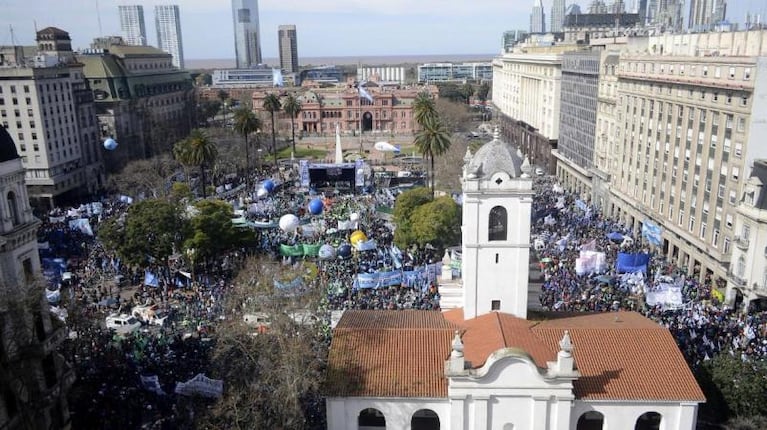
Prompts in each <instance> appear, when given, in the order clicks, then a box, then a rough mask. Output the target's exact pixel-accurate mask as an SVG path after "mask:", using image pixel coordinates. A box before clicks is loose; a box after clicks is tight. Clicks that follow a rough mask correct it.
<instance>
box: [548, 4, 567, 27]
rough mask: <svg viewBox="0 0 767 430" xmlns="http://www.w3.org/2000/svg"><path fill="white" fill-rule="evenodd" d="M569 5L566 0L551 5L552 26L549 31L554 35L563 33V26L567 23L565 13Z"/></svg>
mask: <svg viewBox="0 0 767 430" xmlns="http://www.w3.org/2000/svg"><path fill="white" fill-rule="evenodd" d="M566 10H567V4H566V3H565V0H554V2H553V3H552V4H551V25H550V26H549V31H550V32H552V33H561V32H562V25H563V24H564V23H565V11H566Z"/></svg>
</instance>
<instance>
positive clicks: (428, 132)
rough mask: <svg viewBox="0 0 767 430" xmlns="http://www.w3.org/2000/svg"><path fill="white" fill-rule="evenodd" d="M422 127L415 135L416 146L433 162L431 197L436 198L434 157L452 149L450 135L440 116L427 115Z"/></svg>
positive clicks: (430, 176)
mask: <svg viewBox="0 0 767 430" xmlns="http://www.w3.org/2000/svg"><path fill="white" fill-rule="evenodd" d="M421 127H422V129H421V131H419V132H418V133H417V134H416V135H415V141H414V142H413V143H415V146H416V147H417V148H418V150H419V151H420V152H421V154H423V155H424V156H426V157H428V158H429V161H430V162H431V173H430V175H429V178H430V179H431V197H432V199H433V198H434V157H436V156H439V155H442V154H444V153H445V152H447V150H448V149H450V135H449V134H448V132H447V129H446V128H445V125H444V124H443V123H442V121H441V120H440V119H439V117H438V116H436V115H435V116H427V117H426V119H425V121H424V123H423V124H422V125H421Z"/></svg>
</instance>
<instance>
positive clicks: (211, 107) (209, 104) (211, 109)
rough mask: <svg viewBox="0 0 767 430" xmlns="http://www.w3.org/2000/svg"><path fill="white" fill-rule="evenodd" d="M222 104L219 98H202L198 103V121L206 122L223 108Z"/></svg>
mask: <svg viewBox="0 0 767 430" xmlns="http://www.w3.org/2000/svg"><path fill="white" fill-rule="evenodd" d="M221 108H222V104H221V102H220V101H218V100H202V101H200V103H199V104H198V105H197V122H198V123H203V122H204V123H206V124H207V122H208V119H210V118H213V117H215V116H216V114H217V113H218V112H219V111H220V110H221Z"/></svg>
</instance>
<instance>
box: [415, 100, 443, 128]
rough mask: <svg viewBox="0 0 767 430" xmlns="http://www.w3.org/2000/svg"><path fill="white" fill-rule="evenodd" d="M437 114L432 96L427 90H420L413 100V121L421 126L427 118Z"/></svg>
mask: <svg viewBox="0 0 767 430" xmlns="http://www.w3.org/2000/svg"><path fill="white" fill-rule="evenodd" d="M436 115H437V107H436V104H435V102H434V97H432V95H431V93H429V92H428V91H422V92H420V93H418V95H417V96H416V98H415V100H414V101H413V117H414V118H415V122H417V123H418V125H420V126H421V127H423V124H424V123H425V122H426V120H427V119H428V118H433V117H435V116H436Z"/></svg>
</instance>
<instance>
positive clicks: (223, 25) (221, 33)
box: [0, 0, 767, 60]
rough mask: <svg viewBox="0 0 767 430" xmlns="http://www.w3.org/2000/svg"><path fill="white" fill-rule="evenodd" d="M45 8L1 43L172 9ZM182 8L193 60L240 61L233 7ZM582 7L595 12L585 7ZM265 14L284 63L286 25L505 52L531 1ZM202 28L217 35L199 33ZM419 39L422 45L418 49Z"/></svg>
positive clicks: (113, 29) (5, 30)
mask: <svg viewBox="0 0 767 430" xmlns="http://www.w3.org/2000/svg"><path fill="white" fill-rule="evenodd" d="M39 2H40V4H39V5H37V6H39V7H35V8H30V7H29V4H28V3H27V2H24V1H23V0H0V8H2V9H3V11H4V13H3V14H1V15H0V45H10V44H21V45H33V44H34V37H35V26H36V27H37V29H42V28H45V27H48V26H55V27H59V28H61V29H63V30H66V31H68V32H70V34H71V36H72V42H73V43H72V45H73V47H74V48H76V49H82V48H87V47H88V46H89V44H90V42H91V41H92V40H93V38H94V37H98V36H107V35H120V34H121V32H120V22H119V16H118V11H117V8H118V6H120V5H132V4H135V5H142V6H145V11H146V12H145V13H150V12H149V11H150V10H153V9H154V6H155V5H161V4H172V2H170V1H167V0H152V1H148V0H136V1H115V0H71V1H68V2H64V3H62V2H57V1H53V0H39ZM175 3H178V4H179V6H180V8H179V9H180V15H181V21H183V22H184V28H183V35H182V38H183V40H184V45H185V46H184V51H185V52H184V54H185V57H186V59H187V60H189V59H193V60H194V59H234V58H235V53H234V29H233V28H232V11H231V2H230V1H226V2H216V3H215V4H213V3H214V2H208V1H206V0H184V1H183V2H175ZM567 3H568V5H569V4H571V3H573V2H569V1H568V2H567ZM97 4H98V5H99V8H98V9H99V11H100V18H101V19H100V21H101V28H102V31H99V16H98V15H97V13H96V5H97ZM551 4H552V0H545V1H544V2H543V6H544V10H546V11H547V12H548V11H549V10H550V8H551ZM579 4H580V5H581V6H582V7H586V6H588V4H587V2H585V1H581V2H579ZM629 5H630V4H629ZM259 9H260V10H259V12H260V25H261V29H262V32H261V36H262V42H261V46H262V50H263V57H264V58H278V57H279V53H278V41H277V27H278V26H279V25H280V24H284V23H286V22H289V23H292V24H295V25H296V26H297V27H298V28H300V29H301V33H302V35H303V36H302V38H301V40H300V41H299V46H298V50H299V51H301V52H303V53H304V55H305V56H307V57H322V56H357V55H361V56H368V55H372V56H378V55H397V54H402V55H419V54H478V53H489V52H499V51H500V50H501V47H502V43H501V37H502V34H503V32H504V31H507V30H512V29H528V28H529V25H530V23H529V17H530V2H508V1H506V0H479V1H476V2H467V3H460V4H456V5H454V6H453V7H450V8H445V7H444V6H441V5H440V2H439V1H438V0H423V1H420V2H418V3H417V4H415V5H411V4H410V3H409V2H407V1H406V0H392V1H390V2H386V3H385V4H375V3H372V2H359V1H357V0H332V1H328V2H322V3H318V2H314V1H311V0H295V1H291V2H283V1H280V0H261V1H260V2H259ZM749 10H750V11H752V12H753V13H761V14H762V22H765V21H767V4H765V3H764V1H763V0H729V1H728V5H727V17H728V19H729V20H730V21H731V22H738V23H742V22H743V21H744V17H745V14H746V12H747V11H749ZM547 15H548V14H547ZM685 15H687V14H686V13H685ZM84 18H85V19H84ZM430 18H437V19H430ZM685 18H687V16H685ZM146 21H147V22H146V24H147V27H149V28H147V30H146V31H147V33H148V34H153V33H155V32H156V29H155V28H154V17H153V16H152V17H147V19H146ZM685 25H686V22H685ZM11 26H12V27H13V30H14V31H13V38H11V33H10V27H11ZM202 28H212V29H215V31H200V29H202ZM392 28H396V30H397V31H392ZM456 29H459V30H462V31H456ZM382 33H388V34H387V37H385V38H382V37H380V34H382ZM11 39H13V41H12V40H11ZM416 40H417V41H419V43H417V44H414V43H413V41H416ZM150 42H152V41H150Z"/></svg>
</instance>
